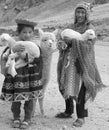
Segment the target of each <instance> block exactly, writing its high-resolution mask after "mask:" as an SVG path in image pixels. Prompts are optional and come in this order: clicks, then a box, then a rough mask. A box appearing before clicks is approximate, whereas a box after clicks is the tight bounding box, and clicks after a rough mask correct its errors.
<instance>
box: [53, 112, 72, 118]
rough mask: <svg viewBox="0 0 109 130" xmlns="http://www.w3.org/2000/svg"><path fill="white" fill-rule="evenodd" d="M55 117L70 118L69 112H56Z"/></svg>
mask: <svg viewBox="0 0 109 130" xmlns="http://www.w3.org/2000/svg"><path fill="white" fill-rule="evenodd" d="M55 117H56V118H72V116H71V115H70V114H67V113H65V112H61V113H58V114H57V115H56V116H55Z"/></svg>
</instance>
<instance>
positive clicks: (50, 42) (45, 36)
mask: <svg viewBox="0 0 109 130" xmlns="http://www.w3.org/2000/svg"><path fill="white" fill-rule="evenodd" d="M38 32H39V40H40V47H41V51H42V58H43V74H42V84H43V89H42V93H41V95H40V97H39V98H38V101H39V105H40V110H41V114H42V115H44V107H43V100H44V94H45V90H46V87H47V84H48V82H49V79H50V68H51V60H52V54H53V52H55V51H56V50H57V46H56V44H57V40H56V35H57V33H58V30H55V31H53V32H44V31H43V30H42V29H38ZM34 104H36V103H34ZM34 112H35V106H34V111H33V115H34Z"/></svg>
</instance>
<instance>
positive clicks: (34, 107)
mask: <svg viewBox="0 0 109 130" xmlns="http://www.w3.org/2000/svg"><path fill="white" fill-rule="evenodd" d="M36 102H37V99H34V100H33V112H32V117H34V115H35V109H36Z"/></svg>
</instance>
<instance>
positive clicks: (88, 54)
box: [56, 2, 104, 127]
mask: <svg viewBox="0 0 109 130" xmlns="http://www.w3.org/2000/svg"><path fill="white" fill-rule="evenodd" d="M89 13H90V8H89V7H88V5H87V4H85V3H84V2H83V3H80V4H78V5H77V7H76V9H75V16H74V24H72V25H70V27H67V28H70V29H73V30H75V31H77V32H79V33H81V34H83V33H84V32H85V31H86V30H87V29H94V28H93V26H92V24H91V23H90V21H89ZM61 42H64V43H66V44H67V47H66V49H65V48H64V49H63V48H61V46H60V48H59V50H60V51H59V52H60V55H59V61H58V69H57V73H58V84H59V90H60V92H61V94H62V96H63V97H64V99H65V105H66V109H65V112H61V113H59V114H57V115H56V117H57V118H69V117H71V115H72V113H73V109H74V105H73V100H76V112H77V120H76V121H75V122H74V123H73V125H74V126H77V127H81V126H82V125H83V124H84V121H85V120H84V118H85V117H87V116H88V111H87V109H85V103H86V101H87V100H89V99H92V100H94V99H95V97H96V94H97V91H98V90H99V89H100V88H102V87H104V85H103V84H102V81H101V78H100V75H99V72H98V69H97V66H96V63H95V53H94V44H95V39H93V40H86V41H78V40H75V39H72V40H70V39H68V38H67V39H62V41H61ZM79 85H80V87H79V89H78V90H77V91H78V92H77V91H76V94H77V95H76V94H75V93H74V92H72V90H73V89H72V88H73V87H75V88H76V87H77V88H78V86H79ZM74 94H75V95H76V96H74Z"/></svg>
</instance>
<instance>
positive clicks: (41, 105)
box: [38, 85, 46, 116]
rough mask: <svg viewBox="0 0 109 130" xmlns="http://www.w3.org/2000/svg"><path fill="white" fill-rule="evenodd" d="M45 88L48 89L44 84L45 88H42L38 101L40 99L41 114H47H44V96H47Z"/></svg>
mask: <svg viewBox="0 0 109 130" xmlns="http://www.w3.org/2000/svg"><path fill="white" fill-rule="evenodd" d="M45 90H46V85H43V89H42V90H41V93H40V95H39V97H38V101H39V107H40V111H41V115H42V116H45V114H44V105H43V104H44V96H45Z"/></svg>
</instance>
